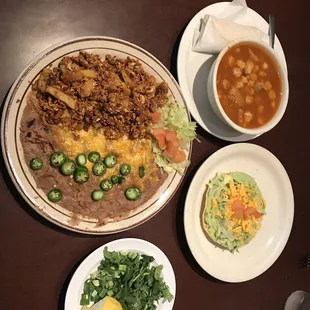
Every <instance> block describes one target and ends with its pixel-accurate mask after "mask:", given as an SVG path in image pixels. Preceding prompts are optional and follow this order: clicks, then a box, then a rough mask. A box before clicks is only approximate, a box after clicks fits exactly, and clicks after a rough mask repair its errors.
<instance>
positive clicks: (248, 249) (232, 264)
mask: <svg viewBox="0 0 310 310" xmlns="http://www.w3.org/2000/svg"><path fill="white" fill-rule="evenodd" d="M232 171H242V172H245V173H248V174H249V175H250V176H252V177H253V178H254V179H255V180H256V182H257V184H258V186H259V188H260V189H261V191H262V194H263V197H264V198H265V200H266V213H267V214H266V216H265V217H264V219H263V222H262V227H261V229H260V230H259V231H258V233H257V235H256V236H255V238H254V239H253V240H252V241H251V242H250V243H249V244H248V245H246V246H244V247H242V248H241V249H240V250H239V252H235V253H234V254H232V253H230V252H229V251H226V250H225V251H223V250H222V249H220V248H218V247H215V246H214V244H212V243H211V242H210V241H208V239H207V238H206V236H205V234H204V231H203V229H202V227H201V214H200V213H201V210H202V208H203V207H204V204H205V200H204V195H205V192H206V185H207V184H208V183H209V181H210V180H211V179H212V178H214V177H215V175H216V173H219V172H232ZM293 217H294V197H293V190H292V186H291V183H290V180H289V177H288V175H287V173H286V171H285V169H284V167H283V166H282V164H281V163H280V162H279V160H278V159H277V158H276V157H275V156H274V155H273V154H272V153H270V152H269V151H267V150H266V149H264V148H262V147H260V146H257V145H254V144H246V143H245V144H234V145H230V146H227V147H225V148H222V149H220V150H219V151H217V152H216V153H214V154H213V155H211V156H210V157H209V158H208V159H207V160H206V161H205V162H204V163H203V164H202V166H201V167H200V168H199V170H198V171H197V173H196V174H195V176H194V178H193V180H192V183H191V185H190V188H189V190H188V193H187V197H186V202H185V211H184V225H185V234H186V238H187V242H188V245H189V248H190V250H191V252H192V254H193V255H194V257H195V259H196V261H197V262H198V263H199V265H200V266H201V267H202V268H203V269H204V270H205V271H206V272H207V273H209V274H210V275H212V276H214V277H215V278H218V279H220V280H223V281H226V282H242V281H247V280H250V279H253V278H255V277H257V276H259V275H260V274H262V273H263V272H264V271H266V270H267V269H268V268H269V267H270V266H271V265H272V264H273V263H274V262H275V261H276V259H277V258H278V257H279V255H280V254H281V252H282V250H283V249H284V247H285V245H286V242H287V240H288V237H289V235H290V232H291V228H292V223H293Z"/></svg>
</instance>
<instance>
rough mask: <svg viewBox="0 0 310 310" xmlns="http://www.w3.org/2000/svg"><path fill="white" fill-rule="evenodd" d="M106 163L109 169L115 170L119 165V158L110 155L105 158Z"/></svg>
mask: <svg viewBox="0 0 310 310" xmlns="http://www.w3.org/2000/svg"><path fill="white" fill-rule="evenodd" d="M103 161H104V163H105V165H106V166H107V167H108V168H113V167H114V166H115V165H116V163H117V158H116V156H115V155H113V154H109V155H107V156H106V157H105V158H104V160H103Z"/></svg>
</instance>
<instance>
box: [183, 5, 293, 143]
mask: <svg viewBox="0 0 310 310" xmlns="http://www.w3.org/2000/svg"><path fill="white" fill-rule="evenodd" d="M230 3H231V2H229V1H221V2H216V3H212V4H210V5H207V6H206V7H204V8H202V9H201V10H199V11H198V12H197V13H196V14H195V15H194V16H193V17H192V18H191V19H190V21H189V22H188V23H187V25H186V27H185V29H184V31H183V33H182V37H181V40H180V43H179V46H178V52H177V77H178V82H179V85H180V88H181V90H182V92H184V98H185V99H186V101H185V102H186V103H187V101H192V102H193V103H195V100H194V99H193V98H192V94H190V93H189V92H188V91H187V90H184V88H185V87H184V86H185V84H186V86H188V83H187V82H184V83H182V82H181V81H180V72H181V71H183V72H184V70H181V69H180V68H181V60H180V55H186V49H185V47H184V45H185V44H186V43H184V42H185V41H188V40H187V38H186V37H185V36H187V34H188V31H189V30H190V29H189V27H191V26H192V24H193V22H194V20H195V19H196V18H197V16H200V15H201V14H202V12H203V11H205V10H207V9H208V8H210V7H216V6H218V7H220V6H222V5H224V4H226V5H228V4H230ZM247 9H248V10H250V11H252V12H253V13H255V14H257V15H258V16H260V17H261V18H262V19H263V20H264V21H265V22H266V23H267V21H266V20H265V19H264V18H263V17H262V16H261V15H260V14H259V13H258V12H256V11H255V10H253V9H252V8H250V7H247ZM276 42H277V44H278V45H279V46H280V48H281V50H282V52H283V55H284V60H285V63H284V66H285V69H286V72H287V71H288V68H287V62H286V56H285V54H284V50H283V47H282V45H281V42H280V40H279V38H278V37H277V35H276ZM186 45H187V44H186ZM216 55H217V54H216ZM183 58H184V57H183ZM181 76H184V77H185V74H182V75H181ZM181 80H185V78H184V79H183V78H182V79H181ZM187 93H188V94H187ZM186 105H187V104H186ZM187 106H188V110H189V112H190V114H191V116H192V118H193V119H194V120H195V121H196V122H197V123H198V124H199V126H200V127H201V128H202V129H203V130H204V131H206V132H207V133H208V134H210V135H212V136H214V137H216V138H217V139H220V140H222V141H229V142H233V143H236V142H239V143H244V142H247V141H251V140H253V139H256V138H258V137H259V136H261V135H262V134H258V135H245V134H241V133H240V136H246V138H243V139H240V136H238V138H227V137H224V136H221V135H218V134H214V133H213V132H211V131H210V130H207V129H206V126H205V124H204V122H200V121H198V120H197V119H196V118H195V116H194V114H193V113H192V110H191V108H190V106H189V105H187Z"/></svg>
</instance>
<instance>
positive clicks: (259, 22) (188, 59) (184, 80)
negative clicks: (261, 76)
mask: <svg viewBox="0 0 310 310" xmlns="http://www.w3.org/2000/svg"><path fill="white" fill-rule="evenodd" d="M229 4H230V2H220V3H215V4H212V5H209V6H207V7H206V8H204V9H202V10H201V11H200V12H198V13H197V14H196V15H195V16H194V17H193V19H192V20H191V21H190V22H189V24H188V25H187V27H186V29H185V31H184V33H183V36H182V39H181V42H180V46H179V51H178V59H177V71H178V80H179V84H180V87H181V90H182V92H183V95H184V98H185V101H186V105H187V107H188V109H189V110H190V113H191V114H192V116H193V117H194V118H195V120H196V121H197V123H198V124H199V125H200V126H201V127H202V128H203V129H205V130H206V131H207V132H209V133H210V134H212V135H213V136H215V137H217V138H220V139H223V140H227V141H232V142H242V141H248V140H251V139H254V138H256V137H257V136H255V135H246V134H242V133H240V132H238V131H235V130H234V129H232V128H231V127H230V126H228V125H226V124H225V123H224V122H223V121H221V120H220V119H219V118H218V117H217V116H216V114H215V113H214V111H213V109H212V107H211V105H210V102H209V99H208V94H207V80H208V73H209V71H210V69H211V66H212V64H213V62H214V60H215V58H216V56H217V55H212V54H205V53H197V52H193V51H192V40H193V34H194V29H195V28H197V26H198V25H199V22H200V19H201V18H202V17H203V16H204V15H206V14H210V15H213V16H216V17H217V16H218V15H219V14H221V13H223V12H224V11H227V10H229V8H230V6H229ZM235 22H237V23H240V24H244V25H249V26H253V27H257V28H258V29H260V30H262V31H263V32H265V33H268V23H267V22H266V21H265V20H264V18H263V17H262V16H260V15H259V14H258V13H256V12H255V11H253V10H252V9H250V8H248V9H247V13H246V14H245V15H242V16H241V17H239V18H237V19H236V20H235ZM266 43H268V42H266ZM275 51H276V52H277V53H278V55H279V57H280V60H281V61H282V62H283V64H284V66H285V68H286V71H287V65H286V60H285V56H284V52H283V49H282V46H281V44H280V41H279V40H278V38H276V40H275Z"/></svg>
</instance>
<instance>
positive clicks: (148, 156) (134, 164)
mask: <svg viewBox="0 0 310 310" xmlns="http://www.w3.org/2000/svg"><path fill="white" fill-rule="evenodd" d="M57 130H58V131H57V136H58V138H59V141H58V143H59V145H60V146H61V147H62V151H64V152H65V153H66V155H67V156H68V157H69V158H71V159H74V158H75V157H76V156H77V155H78V154H85V155H87V154H88V153H89V152H91V151H96V152H99V153H100V155H101V157H102V158H104V157H105V156H106V155H108V154H110V153H113V154H116V155H117V159H118V164H125V163H126V164H129V165H130V166H131V169H132V171H137V174H138V171H139V167H140V166H144V168H145V175H147V176H148V177H149V178H151V181H152V182H156V181H158V177H157V175H156V173H153V174H152V172H154V171H157V169H158V168H157V166H156V164H155V163H154V154H153V152H152V150H151V141H150V140H147V139H141V140H130V139H128V138H127V137H126V136H123V137H121V138H120V139H117V140H107V139H106V138H105V136H104V135H102V134H99V133H97V132H96V131H95V130H94V129H92V128H90V129H89V130H88V131H84V130H81V131H79V132H78V133H75V134H74V135H73V134H72V132H70V131H68V130H65V129H63V128H58V129H57ZM76 135H78V139H77V138H76ZM92 165H93V164H92V163H90V162H87V164H86V166H87V168H88V169H89V170H91V169H92ZM113 174H115V169H107V171H106V173H105V175H104V176H103V177H102V179H105V178H110V177H111V176H112V175H113ZM141 186H143V183H142V182H141ZM141 189H142V190H143V188H141Z"/></svg>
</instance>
